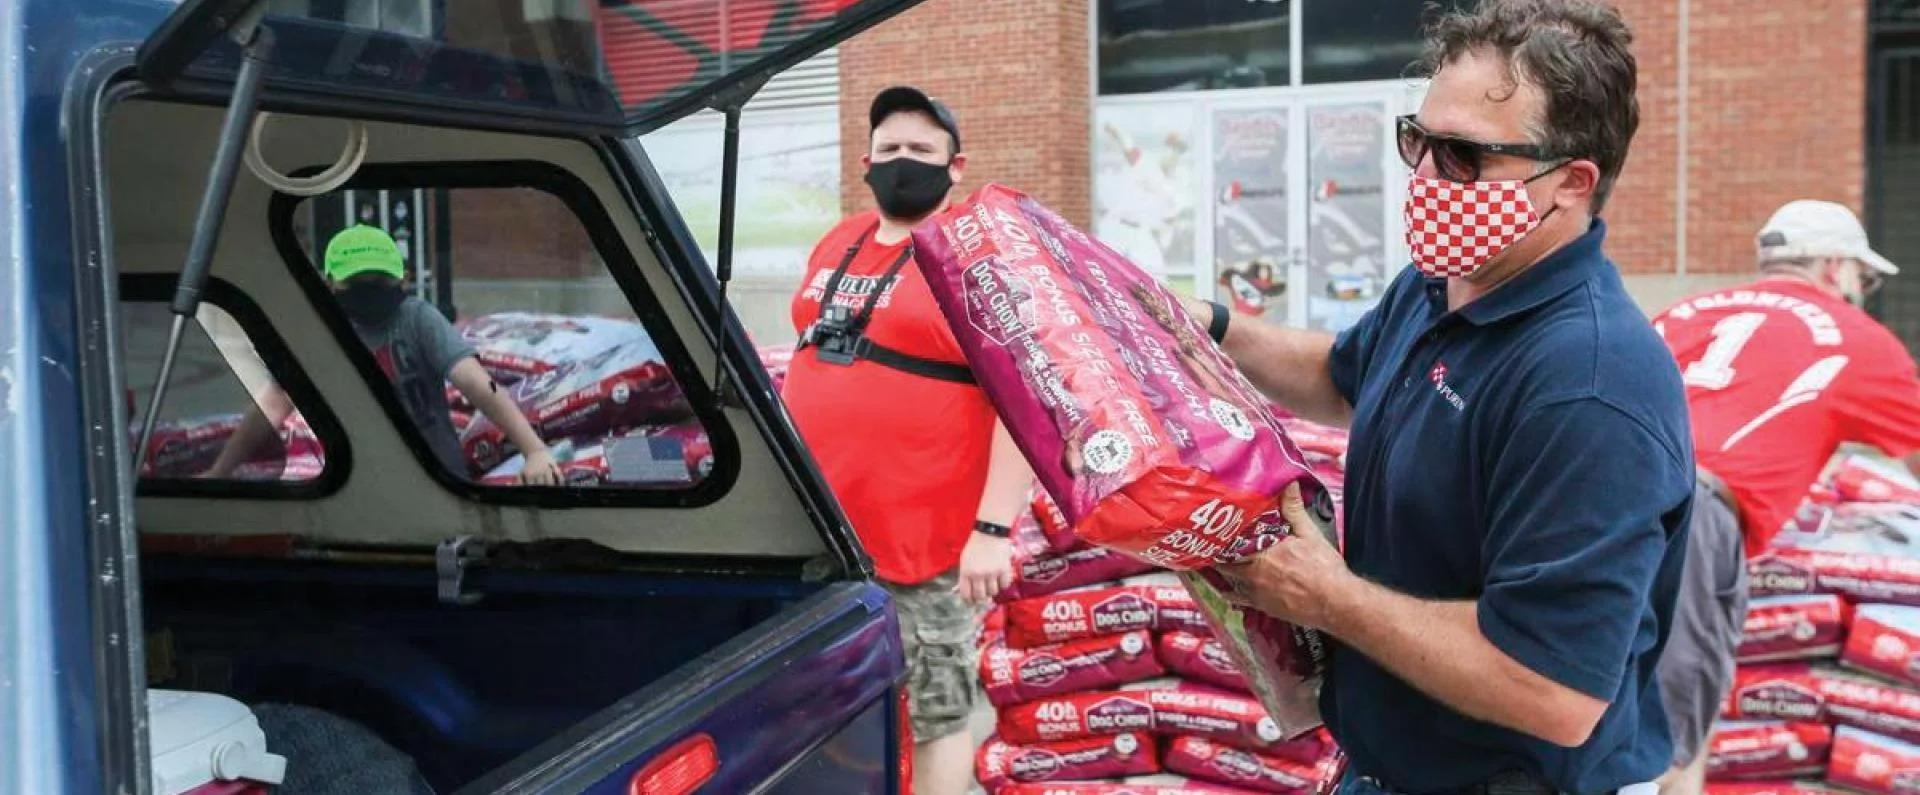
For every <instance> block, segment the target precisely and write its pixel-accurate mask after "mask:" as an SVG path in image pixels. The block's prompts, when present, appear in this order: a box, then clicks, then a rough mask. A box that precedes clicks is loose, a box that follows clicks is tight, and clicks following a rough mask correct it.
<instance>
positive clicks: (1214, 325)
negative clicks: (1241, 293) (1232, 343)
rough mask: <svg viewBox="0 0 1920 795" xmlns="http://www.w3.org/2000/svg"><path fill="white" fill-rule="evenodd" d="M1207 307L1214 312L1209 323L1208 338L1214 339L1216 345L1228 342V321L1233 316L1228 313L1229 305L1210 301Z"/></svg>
mask: <svg viewBox="0 0 1920 795" xmlns="http://www.w3.org/2000/svg"><path fill="white" fill-rule="evenodd" d="M1207 307H1208V308H1210V309H1212V310H1213V317H1212V318H1211V319H1209V320H1208V321H1207V336H1209V337H1212V338H1213V344H1215V345H1218V344H1220V343H1223V342H1226V341H1227V321H1228V320H1229V319H1231V318H1232V314H1231V313H1229V312H1227V305H1226V304H1223V303H1220V302H1219V301H1208V302H1207Z"/></svg>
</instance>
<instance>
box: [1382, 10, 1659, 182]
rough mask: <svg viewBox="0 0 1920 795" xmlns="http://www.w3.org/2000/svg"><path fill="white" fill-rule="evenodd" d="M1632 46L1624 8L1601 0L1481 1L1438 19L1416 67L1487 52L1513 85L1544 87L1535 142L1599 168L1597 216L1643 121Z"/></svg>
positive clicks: (1429, 70) (1429, 68) (1433, 67)
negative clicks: (1503, 65) (1500, 63)
mask: <svg viewBox="0 0 1920 795" xmlns="http://www.w3.org/2000/svg"><path fill="white" fill-rule="evenodd" d="M1632 44H1633V33H1632V31H1630V30H1628V29H1627V23H1626V22H1625V21H1624V20H1622V19H1621V18H1620V12H1619V11H1618V10H1617V9H1615V8H1614V7H1613V6H1612V5H1609V4H1607V3H1604V2H1599V0H1481V2H1480V3H1479V6H1478V7H1477V8H1475V9H1473V10H1470V11H1460V10H1456V11H1451V12H1447V13H1444V14H1441V15H1439V16H1438V17H1436V18H1435V19H1434V21H1433V23H1432V24H1431V25H1429V26H1428V28H1427V52H1426V55H1425V57H1423V58H1422V59H1421V60H1420V62H1419V64H1418V67H1419V68H1420V70H1421V71H1422V72H1423V73H1424V74H1425V75H1426V76H1429V77H1431V76H1433V75H1436V74H1439V72H1440V70H1442V69H1444V68H1446V67H1447V65H1448V64H1451V63H1453V62H1454V61H1455V60H1458V59H1459V58H1460V57H1461V56H1463V55H1466V54H1468V53H1477V52H1487V53H1492V54H1495V55H1498V56H1499V57H1500V58H1501V60H1503V61H1505V62H1506V64H1507V67H1508V72H1509V75H1510V77H1511V78H1512V83H1511V86H1512V89H1513V90H1518V88H1519V86H1520V81H1521V80H1525V81H1527V82H1528V83H1531V84H1532V85H1534V86H1535V87H1536V88H1538V89H1540V93H1541V94H1542V95H1543V96H1544V97H1545V98H1546V111H1545V113H1544V114H1543V115H1544V118H1541V119H1538V120H1535V121H1534V122H1530V124H1535V125H1537V129H1535V130H1534V131H1533V138H1534V139H1535V140H1534V142H1535V143H1537V144H1539V145H1540V146H1542V147H1545V148H1546V150H1547V151H1548V152H1549V153H1551V154H1553V155H1554V156H1556V157H1564V158H1582V159H1588V160H1592V161H1593V162H1594V163H1595V164H1597V165H1599V167H1600V182H1599V184H1598V185H1596V186H1595V187H1594V191H1593V211H1594V212H1595V213H1598V212H1600V208H1601V207H1603V206H1605V205H1606V202H1607V195H1608V194H1609V193H1611V192H1612V191H1613V183H1614V180H1616V179H1618V178H1619V176H1620V169H1621V168H1622V167H1623V166H1625V165H1626V162H1627V146H1628V145H1629V144H1630V143H1632V141H1633V133H1634V130H1636V129H1637V128H1639V126H1640V102H1639V100H1638V99H1635V97H1634V88H1635V85H1636V83H1637V82H1638V80H1639V76H1638V71H1639V69H1638V67H1637V66H1636V65H1635V63H1634V59H1633V49H1632V47H1631V45H1632Z"/></svg>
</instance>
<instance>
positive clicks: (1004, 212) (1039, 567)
mask: <svg viewBox="0 0 1920 795" xmlns="http://www.w3.org/2000/svg"><path fill="white" fill-rule="evenodd" d="M914 246H915V250H916V252H917V253H918V256H916V257H915V260H916V263H917V265H918V267H920V269H921V271H922V272H923V273H924V274H925V276H926V279H927V283H928V286H929V287H930V288H931V290H932V292H933V294H934V298H935V300H936V301H937V303H938V304H939V305H940V308H941V311H942V313H943V314H944V315H945V316H946V318H947V320H948V322H949V324H950V325H951V326H952V327H953V329H954V333H955V336H956V338H958V340H959V341H960V345H961V349H962V350H963V351H964V352H965V354H966V356H967V362H968V364H969V366H970V367H971V368H972V370H973V374H974V378H975V379H976V380H978V381H979V383H980V385H981V387H982V388H983V389H984V390H985V391H986V393H987V396H988V397H989V398H990V399H991V400H992V401H993V403H994V407H995V408H996V410H998V412H999V413H1000V416H1001V419H1002V421H1004V422H1005V424H1006V426H1007V428H1008V429H1009V431H1010V432H1011V434H1012V436H1013V438H1014V440H1015V441H1016V443H1018V444H1019V446H1020V448H1021V452H1022V453H1023V454H1024V455H1025V456H1026V458H1027V461H1028V463H1029V464H1031V465H1032V467H1033V470H1034V473H1035V475H1036V478H1037V480H1038V482H1039V484H1040V487H1041V489H1042V490H1043V491H1044V492H1045V494H1046V496H1048V497H1050V498H1052V505H1051V506H1050V507H1047V508H1046V509H1045V512H1044V514H1043V515H1046V516H1047V517H1048V518H1049V520H1050V521H1057V522H1059V523H1060V524H1061V525H1062V526H1064V527H1068V528H1071V534H1070V536H1071V538H1072V539H1074V540H1076V541H1077V542H1079V544H1070V545H1066V546H1053V545H1049V546H1048V548H1047V554H1046V555H1044V556H1036V557H1032V558H1030V559H1028V560H1026V561H1023V564H1022V570H1021V573H1020V578H1019V579H1020V581H1019V582H1018V583H1017V584H1016V589H1015V592H1014V593H1013V594H1011V595H1010V596H1012V597H1015V598H1016V600H1015V601H1011V602H1009V603H1007V604H1006V605H1005V606H1004V607H1003V611H1004V613H1003V616H1004V620H1003V621H1002V622H1001V623H1002V627H1001V628H1000V629H999V630H998V632H997V633H996V634H997V637H996V639H995V644H994V645H993V646H992V647H990V648H988V649H987V650H986V654H985V655H984V656H983V662H982V671H983V674H984V675H985V677H986V679H987V683H986V684H987V690H988V693H989V697H990V698H991V699H992V700H993V701H994V703H995V704H996V705H997V706H998V707H999V709H1000V713H999V718H1000V719H999V724H1000V734H999V735H998V736H996V737H995V738H994V739H992V740H990V741H989V742H988V743H987V744H986V746H984V747H983V748H982V749H981V751H980V755H979V759H978V767H979V773H980V778H981V781H982V783H983V784H984V785H986V786H987V787H988V788H989V789H993V790H1000V789H1003V788H1004V789H1006V790H1008V791H1010V792H1013V793H1021V792H1022V790H1021V789H1019V788H1018V785H1021V784H1029V783H1040V782H1050V781H1056V780H1106V781H1107V782H1108V783H1105V784H1099V785H1089V786H1090V787H1093V788H1092V789H1083V790H1082V791H1093V792H1100V791H1105V792H1116V793H1117V792H1137V791H1138V789H1137V788H1135V789H1125V788H1121V789H1115V788H1114V787H1118V786H1123V785H1116V784H1113V783H1112V781H1113V780H1115V779H1125V778H1127V777H1129V776H1139V775H1148V774H1155V773H1161V772H1169V771H1170V772H1172V773H1174V774H1180V775H1184V776H1188V777H1191V778H1193V779H1198V780H1200V781H1204V782H1216V783H1217V784H1218V785H1224V786H1227V787H1236V788H1239V790H1238V791H1256V792H1280V793H1311V792H1316V791H1320V790H1321V788H1323V787H1325V786H1328V785H1327V783H1326V782H1327V781H1328V780H1329V779H1331V778H1332V776H1333V773H1334V772H1336V771H1337V770H1338V768H1339V767H1340V764H1341V759H1340V756H1339V755H1338V753H1337V752H1336V751H1335V750H1333V749H1332V748H1331V744H1330V743H1328V742H1326V740H1325V736H1324V735H1319V734H1316V730H1317V729H1318V726H1319V714H1318V709H1317V702H1318V691H1319V683H1320V675H1321V671H1322V668H1323V666H1324V664H1325V645H1324V640H1323V639H1322V638H1321V637H1320V636H1319V634H1318V633H1316V632H1313V631H1309V630H1305V629H1302V628H1299V627H1294V626H1291V625H1288V624H1286V623H1284V622H1281V621H1279V620H1277V619H1275V618H1273V617H1271V616H1267V615H1265V614H1263V613H1260V612H1258V611H1253V610H1249V609H1245V608H1241V607H1236V606H1234V605H1233V604H1232V602H1231V600H1229V599H1228V598H1227V595H1228V590H1227V589H1229V588H1230V587H1231V586H1230V585H1228V584H1227V582H1226V581H1225V580H1224V579H1222V578H1221V577H1220V576H1219V575H1218V573H1217V572H1214V571H1212V570H1211V567H1213V566H1215V565H1217V564H1221V563H1230V562H1234V561H1239V560H1243V559H1245V558H1247V557H1249V556H1252V555H1254V554H1257V553H1258V552H1260V551H1262V550H1264V549H1266V548H1268V547H1270V546H1271V545H1272V544H1274V543H1277V542H1279V541H1280V539H1281V538H1283V537H1284V536H1286V535H1287V534H1290V533H1294V532H1302V533H1308V532H1315V533H1327V532H1330V531H1329V529H1328V528H1327V527H1325V526H1323V525H1324V524H1330V523H1331V520H1332V512H1331V508H1330V503H1329V498H1330V495H1329V494H1328V489H1327V487H1326V486H1325V485H1324V484H1322V483H1321V482H1320V481H1319V480H1318V479H1317V478H1315V476H1314V474H1313V472H1312V468H1311V466H1310V465H1309V463H1308V462H1307V461H1306V459H1305V457H1304V455H1303V454H1302V453H1301V451H1300V449H1299V448H1298V447H1297V446H1296V445H1295V444H1294V442H1293V441H1291V440H1290V439H1289V438H1288V437H1287V433H1286V432H1285V430H1283V428H1282V426H1281V425H1280V422H1279V420H1278V419H1277V418H1276V417H1275V416H1274V415H1273V412H1272V411H1271V410H1270V409H1269V407H1268V406H1267V404H1266V402H1265V400H1264V399H1262V398H1260V397H1259V394H1258V392H1257V391H1256V390H1255V389H1254V388H1253V386H1252V385H1251V384H1249V383H1248V382H1247V380H1246V378H1245V377H1244V376H1243V375H1241V373H1240V372H1239V371H1238V370H1237V369H1236V368H1235V367H1234V366H1233V364H1232V363H1231V362H1230V361H1229V360H1228V359H1227V358H1226V356H1225V355H1224V354H1222V353H1221V352H1220V350H1219V349H1218V348H1217V347H1216V346H1215V345H1214V344H1213V342H1212V341H1211V340H1210V339H1208V337H1207V333H1206V329H1205V327H1203V326H1201V325H1200V324H1199V323H1198V322H1197V321H1195V320H1194V319H1193V318H1192V317H1191V316H1190V315H1189V314H1188V312H1187V311H1186V309H1185V308H1183V307H1182V305H1181V304H1180V302H1179V300H1178V299H1177V298H1175V297H1174V296H1173V295H1172V294H1171V293H1169V292H1167V290H1166V289H1165V288H1164V287H1163V286H1161V285H1160V284H1159V282H1157V281H1156V280H1154V279H1153V278H1152V277H1150V276H1148V275H1146V274H1144V273H1142V272H1141V271H1140V270H1139V269H1138V268H1136V267H1135V266H1133V264H1132V263H1130V262H1128V261H1127V260H1126V259H1125V258H1124V257H1121V256H1120V255H1119V254H1118V253H1116V252H1114V251H1113V250H1112V249H1110V248H1108V247H1106V246H1105V245H1103V244H1101V243H1100V242H1099V241H1096V240H1093V239H1092V238H1089V237H1088V236H1087V235H1085V234H1084V233H1082V232H1080V230H1078V229H1075V228H1074V227H1073V226H1072V225H1071V224H1068V223H1067V222H1066V221H1065V220H1064V219H1062V218H1060V216H1058V215H1057V214H1055V213H1053V212H1052V211H1051V210H1048V209H1047V208H1046V207H1044V206H1041V205H1040V204H1039V203H1038V202H1035V201H1034V200H1033V199H1031V198H1030V197H1027V196H1025V195H1023V194H1021V193H1019V192H1018V191H1014V190H1011V189H1008V188H1005V187H1003V186H999V185H988V186H986V187H984V188H982V189H980V190H979V191H977V192H976V193H975V194H974V195H973V196H971V197H969V198H968V199H967V200H966V201H965V202H961V203H959V204H957V205H955V206H954V207H953V208H952V209H951V210H949V211H948V212H945V213H942V214H941V215H939V216H937V217H936V218H934V219H933V220H931V221H929V222H927V223H923V224H921V225H920V226H919V227H918V228H916V229H915V230H914ZM1294 489H1297V493H1298V494H1299V495H1300V498H1301V499H1302V500H1303V501H1304V502H1306V503H1307V504H1308V505H1310V506H1312V511H1313V513H1314V514H1315V515H1309V516H1305V517H1304V518H1300V519H1296V521H1300V522H1301V526H1297V527H1296V526H1294V522H1293V521H1290V520H1289V518H1288V516H1287V515H1283V513H1282V510H1281V499H1282V496H1281V495H1283V494H1285V493H1289V492H1292V491H1293V490H1294ZM1056 508H1057V513H1056V512H1055V509H1056ZM1305 513H1307V512H1306V511H1302V512H1301V514H1305ZM1301 514H1296V517H1298V516H1300V515H1301ZM1042 535H1043V536H1044V533H1043V534H1042ZM1060 537H1061V534H1060V533H1058V532H1056V533H1055V538H1056V539H1059V538H1060ZM1080 544H1084V546H1082V545H1080ZM1156 567H1157V568H1164V569H1168V570H1169V571H1168V572H1165V573H1153V574H1147V575H1141V574H1139V573H1138V572H1141V571H1144V570H1148V569H1151V568H1156ZM1035 575H1037V576H1035ZM1128 575H1133V576H1132V577H1129V576H1128ZM1116 578H1123V579H1119V581H1118V583H1117V584H1100V585H1094V586H1090V587H1085V588H1077V589H1073V590H1065V589H1066V588H1067V587H1068V586H1069V585H1078V584H1082V583H1085V582H1103V583H1104V582H1106V581H1112V580H1114V579H1116ZM1194 641H1198V642H1194ZM1209 641H1210V642H1211V643H1212V646H1211V650H1212V653H1213V654H1214V655H1215V657H1216V658H1219V659H1224V660H1225V661H1228V662H1230V663H1231V665H1229V666H1227V668H1228V669H1229V670H1232V671H1234V672H1235V673H1236V674H1237V676H1238V678H1237V679H1229V680H1227V681H1230V682H1232V683H1234V684H1236V685H1238V686H1239V687H1240V688H1241V690H1240V692H1235V691H1233V690H1229V689H1224V688H1220V687H1218V684H1219V682H1214V683H1207V682H1205V681H1204V680H1202V681H1179V680H1167V681H1156V682H1145V683H1143V682H1141V681H1140V680H1143V679H1153V678H1157V677H1159V676H1160V675H1161V674H1163V673H1165V672H1166V671H1167V669H1168V668H1169V667H1170V666H1169V665H1168V662H1167V661H1166V660H1163V659H1162V656H1163V654H1165V655H1166V656H1168V657H1169V658H1170V659H1171V658H1177V659H1179V660H1180V661H1181V664H1182V665H1186V666H1187V667H1188V668H1190V669H1191V668H1195V667H1198V666H1199V665H1202V664H1204V662H1203V661H1202V662H1196V660H1197V659H1198V658H1201V657H1203V656H1205V655H1206V654H1207V653H1208V651H1207V649H1208V648H1209V647H1208V646H1207V643H1208V642H1209ZM1163 644H1165V645H1166V647H1167V650H1166V651H1164V652H1163V650H1162V648H1161V646H1162V645H1163ZM1219 678H1221V679H1226V677H1225V676H1224V675H1222V676H1221V677H1219ZM1187 785H1188V784H1171V785H1168V786H1171V787H1175V788H1176V789H1173V790H1167V791H1172V792H1177V791H1179V790H1178V789H1177V787H1179V786H1187ZM1100 787H1106V789H1104V790H1103V789H1100ZM1040 791H1041V792H1048V791H1052V788H1051V787H1047V788H1042V789H1041V790H1040ZM1150 791H1151V790H1150ZM1211 791H1214V792H1219V791H1221V790H1220V788H1219V786H1214V787H1213V789H1212V790H1211ZM1226 791H1236V790H1233V789H1229V790H1226Z"/></svg>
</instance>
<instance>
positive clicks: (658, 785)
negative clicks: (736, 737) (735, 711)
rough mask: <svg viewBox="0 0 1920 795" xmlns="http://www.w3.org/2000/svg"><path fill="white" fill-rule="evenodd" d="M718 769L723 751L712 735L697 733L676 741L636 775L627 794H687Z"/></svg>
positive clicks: (697, 787) (629, 783)
mask: <svg viewBox="0 0 1920 795" xmlns="http://www.w3.org/2000/svg"><path fill="white" fill-rule="evenodd" d="M719 770H720V751H719V750H718V749H716V748H714V746H713V738H712V737H708V736H707V735H704V734H696V735H694V736H692V737H688V738H687V739H685V740H681V741H680V742H677V743H674V744H673V747H672V748H668V749H667V750H666V752H665V753H662V754H661V755H659V756H658V757H655V758H654V760H653V761H651V762H648V763H647V766H646V767H643V768H640V772H638V773H635V774H633V779H632V780H631V781H629V782H628V784H627V795H686V793H689V792H692V791H694V790H697V789H699V788H700V785H702V784H705V783H707V780H708V779H711V778H713V774H714V773H716V772H718V771H719Z"/></svg>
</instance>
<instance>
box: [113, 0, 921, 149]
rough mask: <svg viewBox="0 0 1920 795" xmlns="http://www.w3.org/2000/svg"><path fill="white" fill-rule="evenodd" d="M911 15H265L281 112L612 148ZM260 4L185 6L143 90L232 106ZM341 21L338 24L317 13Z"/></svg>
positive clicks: (682, 6) (815, 3) (149, 49)
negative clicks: (532, 125) (572, 134)
mask: <svg viewBox="0 0 1920 795" xmlns="http://www.w3.org/2000/svg"><path fill="white" fill-rule="evenodd" d="M916 2H917V0H624V2H623V1H620V0H605V1H602V0H541V1H540V2H520V0H514V2H498V0H495V1H494V2H486V1H484V0H483V1H480V2H455V3H432V4H423V5H424V6H426V7H427V10H426V11H425V12H424V13H423V14H419V15H408V14H394V13H387V14H385V15H384V18H382V17H381V16H380V15H378V14H377V13H367V14H362V13H360V12H359V11H358V9H357V8H353V7H359V6H369V7H370V6H372V5H373V4H361V3H344V4H340V3H331V4H330V3H306V2H288V0H269V1H268V2H267V3H266V5H267V13H266V16H265V19H264V24H265V25H266V26H267V27H269V28H271V29H272V30H273V32H274V35H275V36H276V37H278V39H279V46H278V47H277V48H276V52H275V54H274V56H273V58H272V62H271V63H270V64H269V65H268V66H267V68H266V70H265V72H266V74H265V82H266V85H267V86H268V87H269V88H271V89H273V90H274V91H275V92H276V96H283V97H286V98H289V99H297V98H299V97H302V96H304V97H309V98H321V97H330V98H334V99H350V100H355V101H356V102H357V103H365V104H367V105H372V104H378V105H381V106H385V107H386V108H387V109H388V112H393V111H398V110H401V109H412V110H415V111H420V112H425V113H429V114H431V115H433V116H435V117H446V116H448V115H449V114H457V115H460V116H466V117H468V118H471V119H474V120H478V121H481V122H483V123H484V124H485V125H487V126H495V125H498V124H499V123H500V120H501V119H502V118H515V119H521V120H526V121H531V122H537V123H543V124H554V123H560V124H566V125H577V126H579V127H582V128H585V129H592V130H598V131H601V132H605V133H608V134H614V135H623V136H624V135H637V134H641V133H645V132H648V131H651V130H653V129H655V128H658V127H661V126H664V125H666V124H669V123H671V122H673V121H674V120H675V119H679V118H681V117H683V116H686V115H688V114H690V113H693V112H695V111H698V110H701V109H702V108H708V107H716V106H717V105H718V104H720V103H719V102H718V101H717V100H721V99H723V98H725V97H727V96H728V95H729V94H730V92H737V90H738V89H740V88H741V87H743V86H752V85H758V84H761V83H764V82H765V81H766V79H767V78H769V77H771V76H772V75H774V74H776V73H778V72H780V71H781V70H784V69H786V68H788V67H791V66H793V65H795V64H798V63H799V62H801V61H803V60H806V59H807V58H809V57H811V56H813V55H815V54H817V53H819V52H820V51H822V50H825V49H827V48H829V47H832V46H834V45H835V44H837V43H839V42H841V41H843V40H845V39H847V38H849V37H852V36H853V35H854V34H856V33H859V32H860V31H862V30H865V29H866V28H868V27H871V26H873V25H875V24H877V23H879V22H881V21H882V20H885V19H887V18H888V17H891V16H893V15H894V14H897V13H899V12H900V11H902V10H905V9H906V8H909V7H911V6H913V5H915V4H916ZM253 4H254V0H185V2H183V3H181V5H180V7H179V8H178V9H176V10H175V11H174V12H173V14H172V15H171V16H170V17H168V19H167V21H166V23H165V24H163V25H162V26H161V27H160V28H159V29H158V30H157V31H155V33H154V34H153V36H151V37H149V38H148V40H147V41H146V42H145V43H144V44H143V45H142V46H141V47H140V53H139V65H140V66H139V68H140V75H141V77H142V78H143V79H144V80H145V81H147V82H148V83H150V84H153V85H155V86H163V87H167V88H170V89H172V90H175V91H179V92H182V93H195V94H201V95H211V96H219V97H222V98H224V97H226V96H227V95H228V94H229V93H230V92H231V90H232V85H233V82H234V79H235V76H236V75H237V74H238V72H239V67H240V63H241V61H242V60H243V59H242V53H241V47H240V46H239V45H238V44H236V43H235V42H234V41H232V40H231V39H230V38H229V36H228V35H227V32H228V31H229V30H230V29H232V28H233V27H234V25H235V23H236V21H239V20H241V19H242V18H243V17H244V15H245V14H246V11H247V9H248V7H249V6H252V5H253ZM329 7H330V8H333V9H342V8H343V7H346V8H345V9H344V10H342V11H340V12H339V13H338V14H337V15H336V18H324V17H323V16H321V15H319V14H318V13H317V10H318V9H323V8H329Z"/></svg>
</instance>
